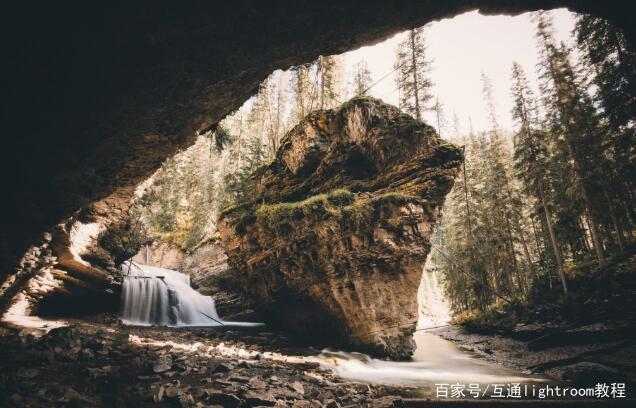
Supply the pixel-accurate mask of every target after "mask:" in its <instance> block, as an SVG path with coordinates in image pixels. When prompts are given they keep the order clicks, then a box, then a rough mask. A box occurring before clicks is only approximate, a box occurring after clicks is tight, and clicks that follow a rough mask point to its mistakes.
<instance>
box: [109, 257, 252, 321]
mask: <svg viewBox="0 0 636 408" xmlns="http://www.w3.org/2000/svg"><path fill="white" fill-rule="evenodd" d="M121 269H122V273H123V275H124V283H123V288H122V307H121V319H122V321H123V323H124V324H128V325H135V326H151V325H157V326H171V327H184V326H226V325H231V326H256V325H260V324H259V323H243V322H225V321H223V320H221V318H220V317H219V315H218V314H217V312H216V308H215V306H214V299H213V298H211V297H209V296H204V295H202V294H200V293H199V292H197V291H196V290H194V289H193V288H192V287H191V286H190V276H188V275H186V274H183V273H180V272H177V271H173V270H171V269H164V268H158V267H154V266H148V265H142V264H138V263H136V262H131V261H129V262H125V263H124V264H122V267H121Z"/></svg>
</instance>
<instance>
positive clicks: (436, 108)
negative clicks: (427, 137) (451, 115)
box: [432, 96, 447, 137]
mask: <svg viewBox="0 0 636 408" xmlns="http://www.w3.org/2000/svg"><path fill="white" fill-rule="evenodd" d="M432 109H433V113H435V121H436V123H437V134H438V135H439V136H440V137H443V133H444V134H445V133H446V125H447V123H446V114H445V113H444V105H443V104H442V102H440V100H439V96H436V97H435V103H434V104H433V108H432Z"/></svg>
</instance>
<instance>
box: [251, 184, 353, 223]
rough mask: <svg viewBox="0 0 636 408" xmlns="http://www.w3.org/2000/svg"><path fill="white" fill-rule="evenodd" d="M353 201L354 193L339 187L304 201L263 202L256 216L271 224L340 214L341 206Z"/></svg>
mask: <svg viewBox="0 0 636 408" xmlns="http://www.w3.org/2000/svg"><path fill="white" fill-rule="evenodd" d="M353 202H354V195H353V194H352V193H351V192H349V191H348V190H345V189H337V190H332V191H330V192H328V193H325V194H318V195H315V196H311V197H309V198H306V199H305V200H302V201H297V202H291V203H277V204H262V205H260V206H259V207H258V208H257V209H256V216H257V217H258V219H260V220H263V221H264V222H266V223H268V224H270V225H271V224H276V223H278V222H280V221H281V220H284V219H299V218H313V219H315V218H323V217H326V216H328V215H329V214H338V213H339V209H340V207H344V206H348V205H351V204H353Z"/></svg>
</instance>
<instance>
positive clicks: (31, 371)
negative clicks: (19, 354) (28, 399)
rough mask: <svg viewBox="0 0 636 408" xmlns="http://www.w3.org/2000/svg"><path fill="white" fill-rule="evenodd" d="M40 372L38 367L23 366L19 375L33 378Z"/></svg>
mask: <svg viewBox="0 0 636 408" xmlns="http://www.w3.org/2000/svg"><path fill="white" fill-rule="evenodd" d="M39 373H40V372H39V371H38V370H37V369H36V368H21V369H19V370H18V376H19V377H22V378H28V379H32V378H35V377H37V376H38V374H39Z"/></svg>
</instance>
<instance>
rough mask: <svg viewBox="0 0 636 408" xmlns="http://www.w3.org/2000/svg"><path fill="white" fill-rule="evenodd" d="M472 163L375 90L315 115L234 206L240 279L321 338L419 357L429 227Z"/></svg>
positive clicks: (230, 240)
mask: <svg viewBox="0 0 636 408" xmlns="http://www.w3.org/2000/svg"><path fill="white" fill-rule="evenodd" d="M461 160H462V155H461V152H460V150H459V149H458V148H457V147H456V146H454V145H451V144H448V143H446V142H444V141H443V140H442V139H440V138H439V137H438V136H437V134H436V132H435V131H434V129H433V128H432V127H430V126H428V125H426V124H424V123H421V122H418V121H416V120H414V119H413V118H412V117H410V116H408V115H406V114H404V113H402V112H400V111H399V110H398V109H397V108H395V107H392V106H389V105H386V104H384V103H382V102H381V101H379V100H376V99H372V98H356V99H353V100H351V101H349V102H347V103H346V104H344V105H343V106H341V107H340V108H339V109H337V110H328V111H318V112H315V113H312V114H311V115H309V116H308V117H306V118H305V119H304V120H303V121H302V122H301V123H300V124H298V125H297V126H296V127H294V128H293V129H292V130H291V131H290V132H289V133H288V134H287V135H286V136H285V138H284V139H283V140H282V141H281V148H280V149H279V150H278V152H277V155H276V159H275V160H274V161H273V162H272V163H271V164H270V165H268V166H267V167H266V168H264V169H262V171H260V172H259V174H257V175H255V180H254V183H255V185H254V189H253V192H252V194H251V195H250V196H249V197H247V200H246V202H244V203H241V204H238V205H235V206H232V207H229V208H227V209H226V210H225V211H223V213H222V216H221V220H220V223H219V224H220V227H219V228H220V232H221V236H222V238H221V244H222V245H223V246H224V247H225V249H226V250H227V253H228V256H229V263H230V266H231V267H232V268H233V269H234V270H235V271H236V275H235V283H236V284H237V285H238V286H239V287H240V288H241V290H243V291H245V292H246V293H247V294H248V295H249V296H250V299H251V300H252V302H253V304H254V305H255V309H257V310H260V311H263V312H265V313H266V315H267V316H269V318H270V319H274V320H276V321H277V322H279V323H281V324H283V325H285V326H288V327H289V328H291V329H293V330H294V331H295V332H297V333H299V334H301V335H304V336H307V337H310V338H311V339H312V340H314V341H317V342H326V343H330V344H336V345H339V346H345V347H346V346H348V347H352V348H356V349H359V350H363V351H367V352H371V353H373V354H376V355H382V356H388V357H392V358H404V357H407V356H409V355H410V354H412V352H413V350H414V342H413V340H412V336H411V335H412V333H413V331H414V329H415V326H416V323H417V290H418V285H419V282H420V278H421V275H422V267H423V265H424V262H425V260H426V257H427V255H428V253H429V251H430V248H431V246H430V236H431V234H432V232H433V227H434V225H435V222H436V220H437V218H438V214H439V210H440V207H441V205H442V204H443V202H444V197H445V196H446V194H447V193H448V192H449V191H450V189H451V187H452V185H453V180H454V178H455V176H456V175H457V173H458V169H459V168H460V165H461Z"/></svg>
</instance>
